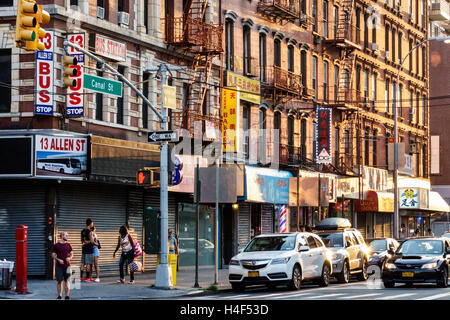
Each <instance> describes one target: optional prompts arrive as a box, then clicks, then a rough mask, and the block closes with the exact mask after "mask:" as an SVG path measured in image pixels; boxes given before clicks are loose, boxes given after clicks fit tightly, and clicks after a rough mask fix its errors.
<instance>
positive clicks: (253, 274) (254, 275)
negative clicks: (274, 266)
mask: <svg viewBox="0 0 450 320" xmlns="http://www.w3.org/2000/svg"><path fill="white" fill-rule="evenodd" d="M248 276H249V277H259V271H249V272H248Z"/></svg>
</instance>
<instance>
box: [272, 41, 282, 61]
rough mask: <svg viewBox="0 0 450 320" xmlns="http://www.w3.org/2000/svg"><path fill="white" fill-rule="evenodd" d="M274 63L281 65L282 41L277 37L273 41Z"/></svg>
mask: <svg viewBox="0 0 450 320" xmlns="http://www.w3.org/2000/svg"><path fill="white" fill-rule="evenodd" d="M273 65H274V66H277V67H281V41H280V39H275V41H274V42H273Z"/></svg>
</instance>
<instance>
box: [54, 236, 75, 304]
mask: <svg viewBox="0 0 450 320" xmlns="http://www.w3.org/2000/svg"><path fill="white" fill-rule="evenodd" d="M59 238H60V239H59V241H58V242H57V243H55V244H54V245H53V247H52V258H53V260H54V261H55V277H56V281H57V283H58V284H57V285H56V288H57V290H58V298H57V299H58V300H61V299H62V282H63V281H64V293H65V295H66V297H65V299H66V300H68V299H70V276H71V270H70V260H71V259H72V257H73V251H72V245H71V244H70V243H69V242H68V241H67V239H68V235H67V232H61V233H60V234H59Z"/></svg>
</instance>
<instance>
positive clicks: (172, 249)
mask: <svg viewBox="0 0 450 320" xmlns="http://www.w3.org/2000/svg"><path fill="white" fill-rule="evenodd" d="M168 238H169V254H176V255H177V271H178V241H177V238H176V236H174V234H173V231H172V229H169V231H168Z"/></svg>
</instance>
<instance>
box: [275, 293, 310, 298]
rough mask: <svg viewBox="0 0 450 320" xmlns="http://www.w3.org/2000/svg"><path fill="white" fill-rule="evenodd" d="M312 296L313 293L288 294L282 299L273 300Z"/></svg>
mask: <svg viewBox="0 0 450 320" xmlns="http://www.w3.org/2000/svg"><path fill="white" fill-rule="evenodd" d="M310 294H312V292H308V293H297V294H289V295H288V294H287V295H284V296H281V297H275V298H273V299H285V298H293V297H301V296H307V295H310Z"/></svg>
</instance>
